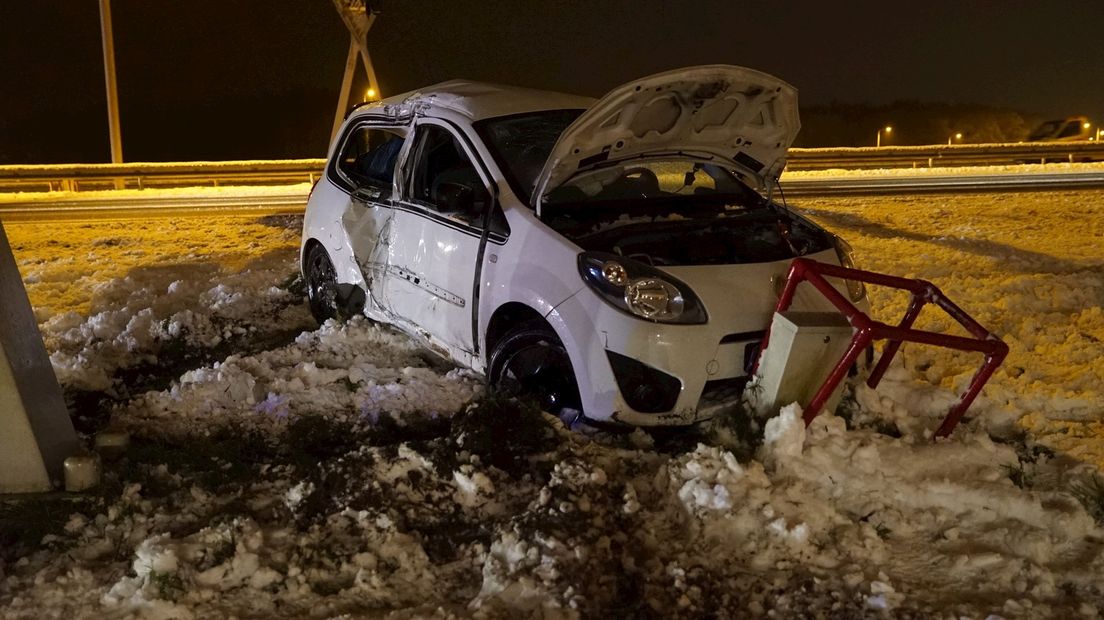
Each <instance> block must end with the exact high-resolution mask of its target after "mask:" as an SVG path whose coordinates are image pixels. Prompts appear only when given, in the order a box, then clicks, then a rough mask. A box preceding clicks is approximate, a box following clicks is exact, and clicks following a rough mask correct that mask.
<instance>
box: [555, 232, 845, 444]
mask: <svg viewBox="0 0 1104 620" xmlns="http://www.w3.org/2000/svg"><path fill="white" fill-rule="evenodd" d="M810 258H813V259H815V260H821V261H825V262H832V263H836V262H837V261H836V257H835V253H834V252H832V251H828V252H825V253H821V254H817V255H814V256H811V257H810ZM789 265H790V261H788V260H787V261H778V262H773V263H761V264H748V265H732V266H725V267H716V266H708V267H680V268H671V269H669V271H670V272H671V274H672V275H674V276H675V277H677V278H679V279H680V280H682V281H683V282H685V283H687V285H689V286H690V287H691V288H693V289H694V292H695V293H696V294H697V295H698V297H699V298H701V300H702V303H703V304H705V306H706V311H707V312H708V314H709V322H708V323H705V324H702V325H672V324H664V323H652V322H650V321H646V320H642V319H639V318H635V317H632V316H630V315H628V314H626V313H624V312H622V311H620V310H618V309H616V308H614V307H612V306H611V305H610V304H608V303H606V302H605V301H603V300H602V299H601V298H600V297H599V296H598V295H597V294H596V293H594V292H593V291H591V290H590V289H589V288H584V289H583V290H581V291H579V292H578V293H577V294H575V295H574V296H572V297H571V298H569V299H568V300H566V301H565V302H563V303H562V304H560V305H559V306H557V307H556V308H555V310H553V312H552V314H550V315H549V317H548V318H549V320H550V322H551V323H552V324H553V327H554V328H555V329H556V331H557V332H558V333H559V334H560V336H561V340H563V342H564V345H565V347H566V348H567V350H568V355H569V356H570V357H571V362H572V365H573V366H574V369H575V376H576V378H577V380H578V383H579V392H580V395H581V397H582V401H583V402H582V404H583V411H584V413H585V415H586V417H588V418H590V419H594V420H598V421H605V422H618V423H624V424H630V425H634V426H674V425H686V424H692V423H694V422H698V421H700V420H704V419H707V418H709V417H712V416H714V415H717V414H718V413H721V412H723V411H725V410H727V409H730V408H732V407H734V406H736V405H737V404H738V402H739V397H740V393H741V391H742V388H743V383H744V382H745V381H746V378H747V368H748V366H749V361H753V360H752V359H751V358H753V357H754V356H755V355H757V353H758V345H759V343H760V342H761V341H762V338H763V334H764V333H765V331H766V330H767V328H768V327H769V325H770V321H771V317H772V316H773V313H774V307H775V304H776V303H777V301H778V298H777V294H776V290H780V286H778V284H779V278H782V279H783V280H784V278H785V276H786V273H787V271H788V269H789ZM840 286H841V290H845V288H842V287H843V285H842V283H841V284H840ZM803 289H805V286H802V287H800V288H799V289H798V294H797V295H796V297H795V301H794V306H793V309H795V310H809V311H831V310H832V308H831V306H830V305H828V303H827V301H826V300H824V299H823V298H822V297H820V296H819V294H818V293H816V292H815V291H812V290H807V289H806V290H803ZM611 358H612V359H613V360H615V361H614V364H611ZM619 358H628V360H630V361H631V363H629V364H625V363H622V364H621V368H620V369H618V371H617V372H615V370H614V366H616V365H617V362H616V360H618V359H619ZM634 365H635V366H636V369H635V370H632V371H631V372H629V375H631V376H630V377H629V378H628V380H627V379H626V370H625V368H630V369H632V368H634ZM639 366H643V367H644V370H643V371H642V370H640V368H639ZM665 377H670V378H672V379H673V380H677V382H678V384H679V386H680V387H678V388H676V389H675V391H676V392H677V395H671V398H670V400H667V401H664V400H663V398H664V395H665V394H668V393H669V392H670V388H669V387H668V386H667V385H666V383H667V381H666V379H665ZM642 384H644V385H642ZM633 386H639V388H640V389H639V390H638V392H637V393H632V392H630V391H628V390H626V389H622V388H626V387H627V388H629V390H631V389H632V388H633ZM648 394H651V395H652V397H651V398H649V397H648ZM657 402H658V403H662V406H661V407H659V408H657V407H656V406H654V405H655V404H656V403H657ZM672 402H673V404H670V403H672ZM630 403H631V404H630ZM633 404H635V405H636V406H635V407H634V406H632V405H633ZM668 404H670V406H669V407H668V406H667V405H668ZM649 405H651V406H649Z"/></svg>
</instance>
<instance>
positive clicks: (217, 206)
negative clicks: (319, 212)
mask: <svg viewBox="0 0 1104 620" xmlns="http://www.w3.org/2000/svg"><path fill="white" fill-rule="evenodd" d="M1087 188H1104V170H1101V171H1093V172H1064V173H1049V172H1048V173H1031V174H986V175H956V176H938V175H923V176H897V175H886V176H857V177H825V178H810V179H800V180H796V179H795V180H788V181H786V182H784V183H783V184H782V190H783V192H784V193H785V195H786V196H787V197H796V196H837V195H878V194H912V193H962V192H994V191H998V192H1014V191H1015V192H1019V191H1047V190H1058V189H1087ZM306 204H307V192H306V191H304V190H294V191H292V190H289V191H288V192H287V193H278V194H266V195H259V196H234V195H219V196H179V195H171V196H165V195H160V196H159V195H157V194H151V195H149V196H135V195H134V194H133V193H131V192H128V193H127V194H125V195H121V196H119V197H102V194H101V195H100V196H98V197H96V198H86V197H81V196H79V195H78V196H77V197H66V198H64V199H61V198H59V199H58V200H55V201H42V200H36V201H27V202H0V220H3V221H5V222H20V221H37V222H41V221H50V220H66V221H72V220H89V219H133V218H149V217H155V216H196V217H199V216H205V215H206V216H209V215H279V214H294V213H302V212H303V209H304V208H305V206H306Z"/></svg>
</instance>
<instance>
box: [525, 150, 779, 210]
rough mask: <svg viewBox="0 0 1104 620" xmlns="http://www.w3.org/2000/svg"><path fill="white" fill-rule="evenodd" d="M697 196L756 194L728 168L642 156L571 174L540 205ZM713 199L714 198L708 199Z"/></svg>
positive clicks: (741, 200) (748, 201)
mask: <svg viewBox="0 0 1104 620" xmlns="http://www.w3.org/2000/svg"><path fill="white" fill-rule="evenodd" d="M689 197H699V198H705V199H711V198H712V199H721V200H723V201H725V202H729V203H730V204H731V205H732V206H734V207H746V206H751V205H754V204H757V203H758V202H759V199H760V197H759V195H758V194H756V193H755V192H753V191H752V190H751V189H750V188H749V187H748V186H747V185H744V184H743V183H742V182H741V181H740V179H739V178H738V177H737V176H736V175H735V174H733V173H732V172H731V171H729V170H726V169H725V168H723V167H721V166H718V165H716V164H706V163H701V162H697V161H694V160H689V159H647V160H631V161H627V162H620V163H617V164H614V165H611V166H604V167H602V168H597V169H595V170H591V171H588V172H583V173H580V174H577V175H575V176H574V177H571V179H570V180H568V181H567V182H566V183H564V184H563V185H561V186H559V187H557V188H555V189H553V190H552V191H551V192H549V193H548V195H547V196H546V197H545V200H544V204H546V205H571V204H581V203H585V204H586V205H587V207H588V208H595V207H598V208H602V207H603V206H604V205H599V204H596V203H609V206H610V207H614V208H616V206H617V205H619V204H620V203H623V202H624V201H633V202H640V203H641V204H643V203H646V202H650V201H664V202H666V201H669V200H670V199H678V198H689ZM709 202H716V200H709Z"/></svg>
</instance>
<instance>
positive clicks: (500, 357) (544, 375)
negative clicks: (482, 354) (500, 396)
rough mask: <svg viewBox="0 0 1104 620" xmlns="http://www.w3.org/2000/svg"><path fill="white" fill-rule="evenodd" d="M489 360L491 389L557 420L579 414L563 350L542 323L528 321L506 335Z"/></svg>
mask: <svg viewBox="0 0 1104 620" xmlns="http://www.w3.org/2000/svg"><path fill="white" fill-rule="evenodd" d="M489 361H490V363H489V364H488V370H489V372H488V373H487V379H488V382H489V383H490V385H491V387H492V388H493V389H495V390H497V391H499V392H501V393H504V394H506V395H509V396H517V397H521V398H531V399H533V400H534V401H536V404H537V405H538V406H540V408H541V409H542V410H543V411H547V412H548V413H551V414H553V415H556V416H559V417H561V418H563V417H565V416H578V415H579V414H581V413H582V399H580V398H579V386H578V383H576V381H575V371H574V369H573V368H572V366H571V360H570V359H569V358H568V356H567V349H565V348H564V346H563V343H562V342H560V339H559V338H557V337H556V334H555V332H553V331H552V329H551V328H550V327H548V325H546V324H544V323H543V322H542V321H530V322H528V323H524V324H522V325H520V326H518V327H515V328H514V329H512V330H510V331H509V332H507V333H506V335H505V336H503V337H502V339H501V340H499V341H498V343H497V344H496V345H495V347H494V350H493V351H491V357H490V360H489Z"/></svg>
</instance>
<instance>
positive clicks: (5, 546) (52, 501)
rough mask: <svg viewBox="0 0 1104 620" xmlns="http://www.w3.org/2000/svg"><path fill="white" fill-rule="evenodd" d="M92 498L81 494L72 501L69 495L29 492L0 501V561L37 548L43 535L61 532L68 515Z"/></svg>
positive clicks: (40, 544) (9, 559)
mask: <svg viewBox="0 0 1104 620" xmlns="http://www.w3.org/2000/svg"><path fill="white" fill-rule="evenodd" d="M95 499H96V498H95V497H94V496H89V497H84V496H81V497H80V498H79V500H78V501H74V498H73V496H60V495H29V496H27V497H17V498H11V499H6V500H4V501H2V502H0V560H3V561H5V562H14V561H16V560H18V559H19V558H20V557H22V556H24V555H26V554H28V553H29V552H30V551H31V550H33V549H38V548H40V547H41V546H42V539H43V538H45V537H46V536H51V535H53V536H60V535H62V534H63V533H64V530H65V524H66V522H67V521H68V520H69V516H70V515H72V514H73V513H74V512H82V511H85V506H86V505H87V504H88V503H90V502H92V501H94V500H95ZM86 514H89V513H88V512H86ZM93 514H94V513H93Z"/></svg>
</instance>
